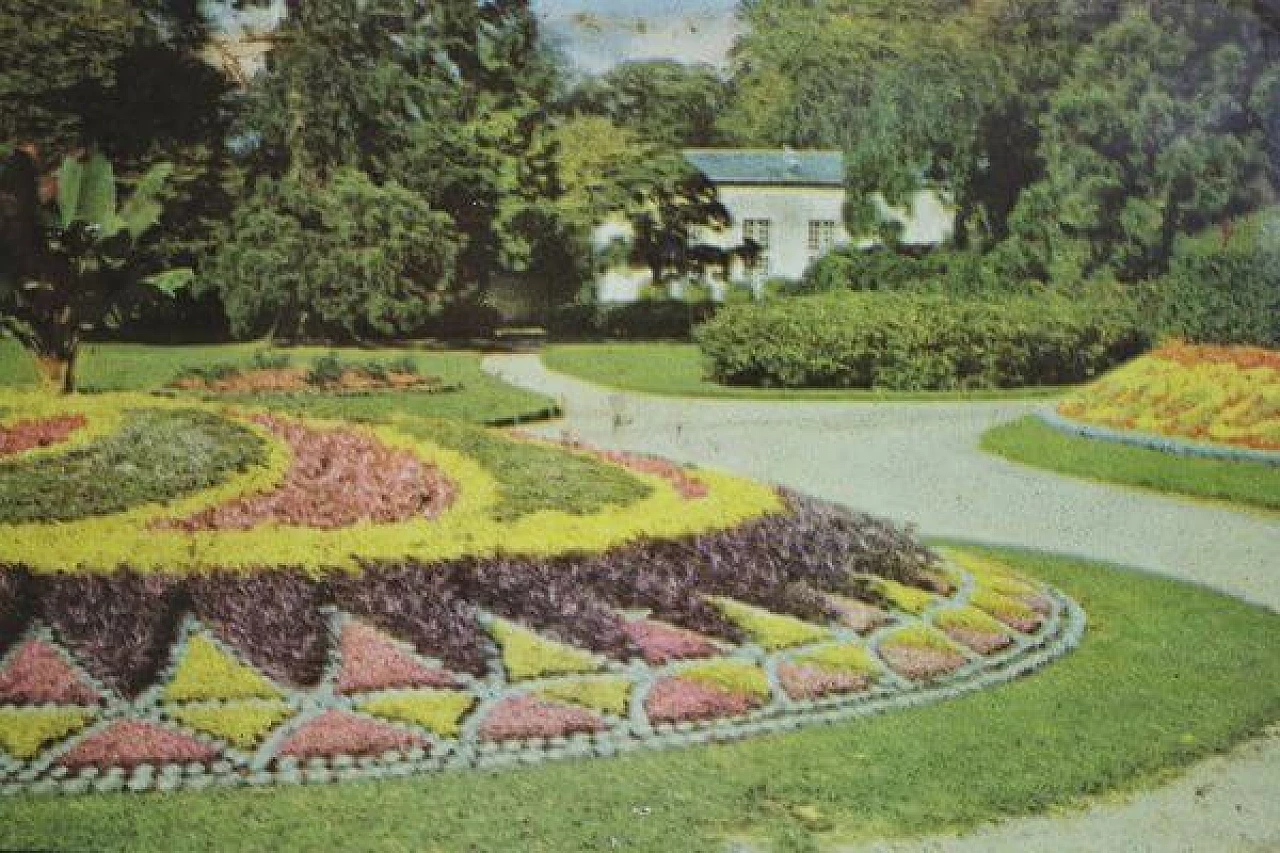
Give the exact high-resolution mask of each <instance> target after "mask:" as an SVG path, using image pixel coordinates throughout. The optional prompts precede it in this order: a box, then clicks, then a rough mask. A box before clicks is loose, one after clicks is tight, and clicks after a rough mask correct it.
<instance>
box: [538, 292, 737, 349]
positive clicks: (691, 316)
mask: <svg viewBox="0 0 1280 853" xmlns="http://www.w3.org/2000/svg"><path fill="white" fill-rule="evenodd" d="M717 308H718V306H717V305H716V303H714V302H711V301H701V302H700V301H696V300H693V299H668V298H660V299H659V298H655V299H643V300H640V301H638V302H629V303H625V304H621V305H570V306H566V307H565V308H563V309H561V310H560V311H558V312H557V313H556V314H555V315H553V316H552V322H551V329H552V331H553V332H554V333H555V334H556V335H558V336H560V337H565V338H584V337H585V338H590V337H607V338H610V339H613V340H688V339H689V336H690V335H691V334H692V332H693V328H694V327H695V326H697V325H698V324H699V323H703V322H706V321H707V320H708V319H710V318H711V317H712V316H714V314H715V312H716V310H717Z"/></svg>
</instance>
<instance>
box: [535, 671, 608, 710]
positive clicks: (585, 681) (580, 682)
mask: <svg viewBox="0 0 1280 853" xmlns="http://www.w3.org/2000/svg"><path fill="white" fill-rule="evenodd" d="M538 695H539V696H544V697H546V698H547V699H554V700H556V701H558V702H568V703H570V704H572V705H581V706H582V707H584V708H592V709H594V710H596V711H603V712H604V713H606V714H613V715H614V716H616V717H625V716H626V714H627V708H628V706H629V705H630V702H631V682H630V681H629V680H627V679H625V678H612V677H607V676H606V677H602V678H582V679H576V680H573V681H558V682H555V683H553V684H548V685H547V686H546V687H541V688H539V689H538Z"/></svg>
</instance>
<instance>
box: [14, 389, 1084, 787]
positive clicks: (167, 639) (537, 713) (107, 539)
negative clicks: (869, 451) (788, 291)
mask: <svg viewBox="0 0 1280 853" xmlns="http://www.w3.org/2000/svg"><path fill="white" fill-rule="evenodd" d="M27 402H28V401H24V400H22V399H20V398H18V397H17V396H16V395H8V396H7V397H5V398H3V399H0V405H3V406H4V409H5V410H6V411H9V412H21V411H24V404H25V403H27ZM66 406H67V407H68V408H69V413H70V415H69V416H71V415H75V414H80V415H82V416H83V417H84V418H85V426H84V427H83V429H84V430H92V428H93V425H94V423H95V422H96V421H98V420H107V422H111V421H110V420H109V419H110V417H112V413H113V412H114V416H115V417H116V420H115V421H114V423H115V425H116V426H115V431H114V432H112V431H105V432H98V433H96V434H94V437H91V439H90V440H88V442H87V443H79V444H76V443H74V442H72V441H68V442H66V443H65V444H64V445H62V447H63V448H64V449H63V450H62V452H58V446H56V445H49V446H47V447H45V448H43V449H42V451H41V455H39V456H38V457H32V458H28V457H27V456H21V455H19V456H15V457H14V458H13V459H11V460H10V461H8V462H6V463H3V465H4V466H7V467H0V476H6V477H9V478H10V479H11V481H12V482H14V483H17V484H20V485H21V484H27V486H29V485H30V484H29V483H27V480H24V478H30V481H31V482H32V483H35V482H39V483H46V482H48V480H49V476H50V472H51V471H60V470H65V471H83V470H92V471H93V472H94V474H95V477H96V478H97V481H98V482H99V484H100V486H101V488H102V490H103V491H104V492H111V493H118V494H121V495H129V496H132V497H131V498H130V499H129V500H119V501H115V502H109V501H105V500H101V499H99V498H93V499H87V498H86V499H84V500H80V499H78V498H75V497H72V498H70V499H68V500H67V501H65V502H64V503H65V506H62V507H60V512H59V513H58V514H57V518H56V519H55V518H53V517H50V518H43V517H41V518H31V517H29V516H30V513H27V514H26V515H18V516H16V517H10V518H7V519H5V520H4V521H2V522H0V791H7V792H17V791H26V790H37V791H45V790H47V791H64V792H77V791H88V790H117V789H122V788H127V789H130V790H147V789H162V790H169V789H174V788H178V787H201V786H205V785H210V784H267V783H275V782H323V781H331V780H336V779H347V778H356V777H379V776H389V775H403V774H406V773H412V772H419V771H425V770H431V769H437V768H443V767H455V766H482V767H491V766H500V765H506V764H514V763H521V762H531V761H540V760H545V759H554V758H565V757H588V756H603V755H610V754H614V753H617V752H622V751H626V750H629V749H635V748H638V747H641V746H678V745H685V744H693V743H703V742H707V741H710V740H720V739H726V738H732V737H739V736H744V735H748V734H752V733H757V732H768V731H777V730H781V729H785V728H790V727H794V726H796V725H799V724H802V723H807V722H820V721H829V720H834V719H839V718H842V717H846V716H849V715H853V714H862V713H873V712H878V711H883V710H885V709H888V708H892V707H899V706H904V705H911V704H917V703H919V702H923V701H926V700H929V699H932V698H941V697H945V696H951V695H955V694H958V693H960V692H962V691H965V690H971V689H975V688H978V687H981V686H984V685H987V684H990V683H994V682H996V681H999V680H1002V679H1007V678H1011V677H1014V676H1016V675H1019V674H1022V673H1025V672H1027V671H1030V670H1031V669H1034V668H1035V667H1037V666H1040V665H1042V664H1043V663H1045V662H1047V661H1048V660H1050V659H1052V658H1053V657H1054V656H1055V655H1058V654H1060V653H1062V652H1063V651H1065V650H1066V649H1068V648H1070V647H1071V646H1072V645H1073V644H1074V642H1075V641H1076V640H1077V639H1078V637H1079V634H1080V631H1081V630H1082V629H1083V615H1082V614H1081V612H1080V611H1079V609H1078V608H1077V607H1076V606H1075V605H1074V604H1072V603H1071V602H1070V601H1068V600H1066V599H1064V598H1063V597H1062V596H1061V595H1059V594H1058V593H1056V592H1055V591H1054V590H1052V589H1049V588H1046V587H1043V586H1041V585H1039V584H1037V583H1035V582H1033V581H1031V580H1029V579H1026V578H1024V577H1021V576H1019V575H1018V574H1017V573H1016V572H1015V571H1014V570H1012V569H1011V568H1009V567H1007V566H1003V565H999V564H995V563H992V562H989V561H984V560H979V559H975V558H973V557H969V556H966V555H964V554H959V553H957V554H939V553H935V552H932V551H930V550H928V549H926V548H924V547H922V546H921V545H919V544H918V543H916V542H915V541H914V540H913V539H911V538H910V536H908V535H907V534H906V533H904V532H903V531H901V530H899V529H897V528H896V527H894V526H892V525H890V524H887V523H885V522H882V521H879V520H876V519H873V518H870V517H867V516H863V515H860V514H856V513H852V512H849V511H846V510H843V509H841V508H838V507H835V506H831V505H828V504H825V503H821V502H818V501H814V500H811V499H808V498H804V497H801V496H798V495H794V494H790V493H783V492H779V491H777V490H775V489H772V488H768V487H765V486H761V485H758V484H755V483H751V482H749V481H745V480H741V479H739V478H736V477H730V476H726V475H723V474H718V473H714V472H710V471H704V470H699V469H690V468H684V467H681V466H677V465H674V464H672V463H668V462H663V461H660V460H654V459H650V458H647V457H637V456H632V455H628V454H614V453H601V452H598V451H595V450H592V449H589V448H584V447H581V446H578V445H563V446H562V445H556V444H552V443H548V442H538V441H534V440H532V439H522V438H515V437H511V436H502V435H501V434H498V433H492V432H484V431H480V430H475V429H471V428H466V427H460V426H459V425H457V424H454V423H447V424H446V423H434V422H430V421H413V422H409V421H404V422H397V423H393V424H385V425H379V426H369V425H355V424H348V423H340V422H318V421H308V420H300V419H296V418H290V417H284V416H281V415H274V414H267V413H264V412H256V411H247V410H235V409H229V408H221V407H218V406H215V405H214V404H209V403H191V402H186V401H182V402H179V401H174V400H161V399H152V398H144V397H136V396H128V395H121V396H119V397H114V398H101V399H95V400H94V402H93V406H92V411H90V410H86V409H85V407H84V406H83V405H81V403H80V401H69V402H67V403H66ZM77 407H79V408H77ZM46 415H48V413H43V412H42V413H41V416H42V417H44V416H46ZM48 416H49V417H53V416H54V415H48ZM28 420H30V419H28ZM15 421H16V419H15ZM15 421H10V420H0V428H3V427H6V426H9V425H10V424H12V423H14V422H15ZM140 425H142V426H140ZM142 427H145V428H142ZM21 429H22V430H23V431H24V433H25V431H29V430H30V429H31V427H30V426H29V425H23V426H22V427H21ZM139 429H142V432H141V433H139V432H138V430H139ZM130 430H134V432H129V431H130ZM124 436H129V437H130V440H128V441H126V440H124V438H123V437H124ZM144 436H145V441H143V437H144ZM144 445H145V446H144ZM104 447H105V448H108V449H109V450H110V452H108V450H104ZM173 447H180V448H183V449H184V452H186V453H187V454H189V458H188V459H187V461H186V463H185V468H184V473H183V475H182V478H177V479H181V481H182V483H183V484H184V488H183V489H181V490H179V489H176V488H166V489H157V488H154V487H152V486H149V485H148V484H149V483H151V481H152V480H154V479H155V477H156V473H155V471H156V465H155V464H154V463H155V459H157V458H159V457H160V456H161V455H162V452H163V449H164V448H173ZM123 448H132V450H131V455H130V454H124V455H123V456H121V454H122V453H124V451H123ZM117 458H119V459H120V460H121V461H120V462H119V464H105V463H104V462H102V460H104V459H111V460H115V459H117ZM90 462H92V464H90ZM559 470H563V471H568V472H572V476H571V477H567V478H564V479H563V480H560V481H558V482H557V488H558V489H560V490H561V491H562V493H563V495H562V497H563V500H561V501H560V502H559V503H558V505H555V506H550V505H548V503H547V501H546V495H545V493H546V491H547V488H548V485H547V484H548V482H550V481H551V478H552V477H554V476H555V475H554V472H555V471H559ZM183 478H185V479H183ZM193 484H194V485H193Z"/></svg>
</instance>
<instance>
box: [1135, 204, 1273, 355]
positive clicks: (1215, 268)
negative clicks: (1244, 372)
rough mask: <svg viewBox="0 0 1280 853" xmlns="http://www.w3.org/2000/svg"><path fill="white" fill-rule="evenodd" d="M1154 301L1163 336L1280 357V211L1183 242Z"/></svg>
mask: <svg viewBox="0 0 1280 853" xmlns="http://www.w3.org/2000/svg"><path fill="white" fill-rule="evenodd" d="M1152 299H1153V301H1154V305H1153V311H1152V314H1153V316H1154V318H1155V324H1156V327H1157V330H1158V331H1159V332H1161V333H1163V334H1166V335H1176V336H1177V337H1181V338H1184V339H1186V340H1188V341H1192V342H1194V343H1215V344H1253V345H1256V346H1262V347H1270V348H1272V349H1280V208H1272V209H1270V210H1269V211H1265V212H1263V213H1259V214H1256V215H1255V216H1254V217H1252V218H1251V219H1247V220H1245V221H1244V222H1242V223H1240V224H1239V225H1237V226H1236V227H1235V228H1234V230H1230V229H1228V228H1226V227H1224V228H1222V229H1217V228H1215V229H1213V230H1211V231H1209V232H1206V233H1205V234H1201V235H1199V236H1196V237H1190V238H1185V239H1183V240H1182V241H1180V242H1179V243H1178V245H1177V246H1176V248H1175V250H1174V254H1173V258H1172V259H1171V260H1170V265H1169V272H1168V273H1167V274H1166V275H1165V276H1164V277H1163V278H1162V279H1160V280H1159V281H1157V282H1156V284H1155V292H1154V293H1153V294H1152Z"/></svg>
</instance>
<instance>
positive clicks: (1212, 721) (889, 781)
mask: <svg viewBox="0 0 1280 853" xmlns="http://www.w3.org/2000/svg"><path fill="white" fill-rule="evenodd" d="M1003 556H1004V557H1005V558H1007V559H1009V560H1011V561H1012V562H1013V564H1014V565H1015V566H1017V567H1019V568H1021V569H1023V570H1025V571H1027V572H1028V573H1029V574H1031V575H1033V576H1036V577H1039V578H1043V579H1044V580H1046V581H1048V582H1050V583H1053V584H1056V585H1058V586H1059V587H1061V588H1062V589H1064V590H1065V591H1066V592H1068V593H1069V594H1071V595H1073V596H1075V597H1076V599H1077V600H1079V601H1080V602H1081V603H1082V604H1083V605H1084V607H1085V608H1086V609H1087V610H1088V612H1089V620H1090V622H1089V630H1088V633H1087V634H1086V638H1085V642H1084V644H1083V645H1082V647H1081V648H1080V649H1079V650H1078V651H1077V652H1075V653H1074V654H1072V655H1070V656H1069V657H1067V658H1066V659H1064V660H1062V661H1059V662H1058V663H1055V664H1053V665H1052V666H1051V667H1049V668H1048V669H1046V670H1045V671H1044V672H1042V673H1041V674H1039V675H1036V676H1035V677H1032V678H1025V679H1019V680H1018V681H1016V682H1013V683H1010V684H1007V685H1004V686H1002V687H999V688H996V689H993V690H989V691H985V692H982V693H978V694H973V695H970V696H966V697H963V698H960V699H957V700H953V701H950V702H945V703H942V704H938V705H933V706H929V707H926V708H919V709H914V710H910V711H902V712H898V713H894V714H889V715H886V716H879V717H875V718H870V719H864V720H856V721H851V722H847V723H843V724H839V725H835V726H830V727H818V728H812V729H807V730H804V731H800V732H796V733H791V734H787V735H778V736H771V737H762V738H757V739H754V740H748V741H744V742H742V743H738V744H732V745H728V746H717V747H704V748H697V749H687V750H676V751H671V752H661V753H652V754H641V755H635V756H630V757H627V758H622V759H616V760H597V761H590V762H585V763H564V764H550V765H546V766H543V767H540V768H531V769H523V770H519V771H514V772H508V773H499V774H484V773H476V772H456V773H446V774H442V775H438V776H428V777H420V778H415V779H410V780H401V781H394V782H390V781H388V782H377V783H359V784H347V785H339V786H334V787H301V788H277V789H272V790H230V791H213V792H204V793H180V794H165V795H150V796H128V795H94V796H88V797H79V798H64V797H47V798H41V797H22V798H17V799H6V800H3V801H0V846H4V847H8V848H36V849H56V850H60V851H88V850H94V851H107V850H121V851H124V850H128V851H137V853H144V851H188V850H191V851H194V850H264V851H305V850H315V849H326V850H360V851H404V850H430V851H473V850H524V851H555V853H563V851H595V850H602V849H603V850H608V849H612V846H611V844H612V842H611V841H610V839H617V840H618V844H619V845H621V849H625V850H631V851H652V853H668V851H672V850H680V851H686V853H698V851H721V850H723V849H724V839H725V838H726V837H727V836H751V837H756V838H763V839H767V840H774V841H777V842H779V846H780V849H782V850H810V849H813V846H812V845H813V843H814V840H815V839H814V837H813V835H812V833H814V832H815V831H819V830H820V829H821V828H823V827H829V828H830V829H831V833H830V835H831V836H834V837H838V838H846V839H851V838H856V837H866V836H873V835H891V836H903V835H910V834H918V833H926V832H936V831H940V830H943V829H963V828H965V827H971V826H973V825H975V824H977V823H980V822H983V821H987V820H991V819H993V818H998V817H1004V816H1014V815H1020V814H1026V813H1029V812H1037V811H1043V810H1044V809H1046V808H1048V807H1050V806H1052V805H1055V804H1061V803H1069V802H1071V801H1073V799H1075V798H1077V797H1079V796H1081V795H1087V794H1096V793H1100V792H1104V791H1108V790H1112V789H1116V788H1120V789H1128V788H1132V787H1134V786H1140V785H1144V784H1151V783H1153V782H1154V781H1157V780H1159V779H1161V778H1164V777H1165V775H1166V774H1167V772H1168V771H1169V770H1171V769H1172V768H1177V767H1180V766H1182V765H1185V764H1187V763H1188V762H1190V761H1192V760H1194V759H1196V758H1199V757H1202V756H1205V755H1207V754H1210V753H1213V752H1217V751H1220V750H1224V749H1226V748H1228V747H1230V746H1231V745H1232V744H1234V743H1236V742H1238V741H1239V740H1241V739H1242V738H1245V737H1247V736H1249V735H1251V734H1256V733H1258V732H1260V731H1261V730H1262V729H1263V728H1264V727H1265V726H1267V725H1268V724H1270V723H1272V722H1274V721H1275V720H1277V718H1280V656H1277V655H1276V654H1275V652H1274V650H1275V649H1276V648H1277V647H1278V646H1280V617H1277V616H1276V615H1275V614H1273V613H1269V612H1265V611H1263V610H1261V609H1258V608H1255V607H1252V606H1249V605H1247V604H1244V603H1242V602H1240V601H1238V600H1236V599H1232V598H1228V597H1225V596H1222V595H1219V594H1216V593H1213V592H1211V591H1209V590H1206V589H1204V588H1201V587H1197V586H1191V585H1188V584H1185V583H1180V582H1176V581H1171V580H1167V579H1162V578H1159V577H1155V576H1151V575H1146V574H1141V573H1138V572H1130V571H1117V570H1115V569H1113V568H1110V567H1106V566H1103V565H1099V564H1094V563H1085V562H1080V561H1078V560H1073V559H1067V558H1061V557H1053V556H1047V555H1039V554H1028V553H1022V552H1003Z"/></svg>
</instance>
